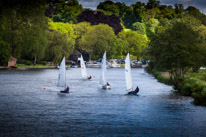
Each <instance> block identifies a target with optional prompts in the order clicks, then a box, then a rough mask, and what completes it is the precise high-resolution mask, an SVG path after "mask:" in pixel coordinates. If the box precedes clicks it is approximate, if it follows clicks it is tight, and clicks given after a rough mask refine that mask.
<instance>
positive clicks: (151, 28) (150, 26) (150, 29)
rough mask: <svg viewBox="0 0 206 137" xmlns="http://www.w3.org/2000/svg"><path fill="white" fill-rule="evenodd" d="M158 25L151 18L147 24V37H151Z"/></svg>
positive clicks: (155, 20)
mask: <svg viewBox="0 0 206 137" xmlns="http://www.w3.org/2000/svg"><path fill="white" fill-rule="evenodd" d="M158 25H159V21H158V20H157V19H154V18H151V19H150V20H149V21H148V22H147V23H146V27H147V36H149V37H151V36H152V35H153V34H154V33H155V32H156V28H157V27H158Z"/></svg>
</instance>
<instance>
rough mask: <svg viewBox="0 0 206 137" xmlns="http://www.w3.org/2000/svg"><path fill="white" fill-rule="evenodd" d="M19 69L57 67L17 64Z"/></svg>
mask: <svg viewBox="0 0 206 137" xmlns="http://www.w3.org/2000/svg"><path fill="white" fill-rule="evenodd" d="M17 67H20V68H21V67H25V68H55V66H52V65H42V64H36V65H26V64H17Z"/></svg>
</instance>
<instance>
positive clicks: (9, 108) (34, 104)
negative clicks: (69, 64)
mask: <svg viewBox="0 0 206 137" xmlns="http://www.w3.org/2000/svg"><path fill="white" fill-rule="evenodd" d="M66 74H67V76H66V77H67V82H68V84H69V85H70V94H69V95H62V94H59V90H60V89H61V88H58V87H56V85H57V77H58V70H57V69H38V70H34V69H26V70H0V136H15V137H17V136H35V137H36V136H95V137H96V136H206V130H205V129H206V107H200V106H194V105H193V104H192V103H191V102H192V99H191V98H188V97H181V96H178V95H176V94H174V93H173V92H172V87H170V86H167V85H164V84H161V83H159V82H157V80H155V79H154V77H153V76H151V75H149V74H148V73H146V72H145V71H144V69H132V79H133V85H134V87H135V86H136V85H138V86H139V88H140V92H139V96H128V95H125V94H126V88H125V79H124V69H108V81H109V83H110V84H111V87H112V88H111V90H107V91H105V90H101V89H100V85H99V84H98V83H99V79H98V78H99V69H88V74H90V75H92V76H93V79H92V80H91V81H84V80H82V78H81V72H80V69H79V68H74V69H69V70H67V71H66ZM44 88H45V89H44Z"/></svg>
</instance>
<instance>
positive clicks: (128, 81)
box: [125, 53, 139, 95]
mask: <svg viewBox="0 0 206 137" xmlns="http://www.w3.org/2000/svg"><path fill="white" fill-rule="evenodd" d="M125 80H126V89H127V91H130V92H128V93H127V94H128V95H137V93H138V92H139V88H138V87H137V88H136V89H135V91H133V86H132V76H131V66H130V57H129V53H128V54H127V57H126V59H125Z"/></svg>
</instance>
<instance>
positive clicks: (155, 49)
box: [149, 21, 202, 90]
mask: <svg viewBox="0 0 206 137" xmlns="http://www.w3.org/2000/svg"><path fill="white" fill-rule="evenodd" d="M196 36H197V33H196V31H194V30H193V29H192V27H191V26H189V25H187V24H186V23H184V22H181V21H175V22H173V24H172V26H171V27H170V28H168V29H167V30H166V31H164V32H161V33H159V34H156V35H155V36H154V37H153V38H152V39H151V43H150V47H149V48H150V49H149V50H150V52H149V53H150V60H151V63H152V64H153V65H154V67H155V68H156V69H158V70H161V71H168V72H169V74H170V79H171V80H172V82H173V85H174V87H175V89H178V90H181V85H182V79H183V78H184V74H185V73H186V72H187V71H188V70H189V69H190V68H193V67H195V66H196V65H197V63H199V62H200V61H201V60H200V59H201V58H202V57H201V56H202V55H201V54H199V53H201V52H200V46H199V44H198V39H197V37H196ZM153 69H154V68H153Z"/></svg>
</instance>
